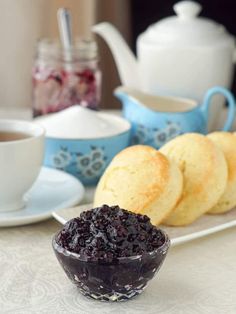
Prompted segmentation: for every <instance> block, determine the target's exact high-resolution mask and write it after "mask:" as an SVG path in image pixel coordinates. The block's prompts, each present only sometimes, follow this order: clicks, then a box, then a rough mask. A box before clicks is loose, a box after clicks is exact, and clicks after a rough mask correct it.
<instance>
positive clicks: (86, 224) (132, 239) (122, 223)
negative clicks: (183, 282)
mask: <svg viewBox="0 0 236 314" xmlns="http://www.w3.org/2000/svg"><path fill="white" fill-rule="evenodd" d="M56 241H57V243H58V244H59V245H61V246H62V247H64V248H65V249H67V250H69V251H71V252H74V253H79V254H81V255H83V256H84V257H85V258H86V259H88V260H91V261H105V262H109V263H111V262H112V261H115V260H116V259H117V258H119V257H129V256H135V255H141V254H143V253H144V252H151V251H153V250H155V249H157V248H158V247H160V246H162V245H163V244H164V242H165V237H164V235H163V233H162V231H161V230H159V229H157V228H156V227H155V226H153V225H152V224H151V222H150V218H149V217H148V216H146V215H141V214H135V213H132V212H129V211H127V210H125V209H121V208H120V207H119V206H108V205H103V206H101V207H97V208H94V209H91V210H88V211H85V212H82V213H81V214H80V217H77V218H74V219H72V220H70V221H69V222H67V223H66V224H65V226H64V228H63V229H62V230H61V231H60V232H59V234H58V236H57V239H56Z"/></svg>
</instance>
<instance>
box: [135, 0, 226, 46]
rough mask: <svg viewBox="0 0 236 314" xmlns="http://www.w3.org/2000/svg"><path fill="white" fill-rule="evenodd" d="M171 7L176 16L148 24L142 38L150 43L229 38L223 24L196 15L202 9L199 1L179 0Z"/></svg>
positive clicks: (200, 42)
mask: <svg viewBox="0 0 236 314" xmlns="http://www.w3.org/2000/svg"><path fill="white" fill-rule="evenodd" d="M173 9H174V11H175V13H176V15H177V16H171V17H167V18H165V19H163V20H161V21H159V22H157V23H155V24H153V25H151V26H149V27H148V29H147V30H146V31H145V32H144V33H143V34H142V35H141V37H142V40H144V41H145V42H146V43H150V44H168V43H171V44H173V42H176V43H178V44H183V45H184V44H188V45H191V44H192V45H211V44H213V43H215V42H219V40H224V39H228V38H229V34H228V33H227V31H226V29H225V28H224V26H223V25H220V24H218V23H216V22H214V21H212V20H210V19H207V18H204V17H199V16H198V15H199V13H200V12H201V9H202V7H201V5H200V4H199V3H197V2H194V1H181V2H178V3H176V4H175V5H174V6H173Z"/></svg>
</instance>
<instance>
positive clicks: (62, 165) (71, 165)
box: [44, 113, 131, 185]
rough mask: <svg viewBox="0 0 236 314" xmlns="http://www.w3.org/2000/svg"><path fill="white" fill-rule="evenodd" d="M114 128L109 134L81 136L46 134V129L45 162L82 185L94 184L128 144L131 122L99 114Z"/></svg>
mask: <svg viewBox="0 0 236 314" xmlns="http://www.w3.org/2000/svg"><path fill="white" fill-rule="evenodd" d="M99 115H101V117H103V119H105V120H106V119H107V120H109V123H110V124H111V125H115V126H116V130H115V131H114V130H113V131H112V130H111V133H110V134H109V135H105V136H94V137H86V132H85V134H84V136H83V138H64V137H55V136H49V135H47V132H46V142H45V143H46V147H45V159H44V165H45V166H47V167H52V168H56V169H59V170H63V171H66V172H68V173H70V174H72V175H74V176H76V177H77V178H78V179H79V180H80V181H81V182H82V183H83V184H84V185H95V184H96V183H97V182H98V180H99V178H100V177H101V175H102V174H103V172H104V170H105V168H106V167H107V166H108V164H109V163H110V162H111V160H112V158H113V157H114V156H115V155H116V154H117V153H119V152H120V151H121V150H123V149H124V148H126V147H127V146H129V144H130V131H131V125H130V123H129V122H128V121H127V120H125V119H124V118H122V117H118V116H115V115H111V114H105V113H99Z"/></svg>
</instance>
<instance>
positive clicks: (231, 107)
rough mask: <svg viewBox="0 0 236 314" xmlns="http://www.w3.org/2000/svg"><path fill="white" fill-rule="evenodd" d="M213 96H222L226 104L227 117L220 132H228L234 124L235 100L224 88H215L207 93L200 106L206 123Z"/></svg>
mask: <svg viewBox="0 0 236 314" xmlns="http://www.w3.org/2000/svg"><path fill="white" fill-rule="evenodd" d="M215 94H222V95H223V96H224V97H225V98H226V100H227V102H228V116H227V119H226V122H225V124H224V126H223V129H222V131H230V129H231V127H232V125H233V122H234V118H235V99H234V96H233V94H232V93H231V92H230V91H229V90H228V89H226V88H224V87H220V86H216V87H213V88H211V89H209V90H208V91H207V93H206V95H205V97H204V101H203V105H202V106H201V110H202V112H203V115H204V117H205V119H206V121H208V119H209V107H210V105H211V99H212V97H213V96H214V95H215Z"/></svg>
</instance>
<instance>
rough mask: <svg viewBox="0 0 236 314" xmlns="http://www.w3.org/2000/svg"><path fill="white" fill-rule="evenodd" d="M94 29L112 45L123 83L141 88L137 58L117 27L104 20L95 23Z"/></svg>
mask: <svg viewBox="0 0 236 314" xmlns="http://www.w3.org/2000/svg"><path fill="white" fill-rule="evenodd" d="M92 31H93V32H94V33H97V34H98V35H100V36H101V37H102V38H103V39H104V40H105V41H106V43H107V44H108V46H109V47H110V49H111V52H112V54H113V57H114V59H115V62H116V66H117V69H118V73H119V76H120V80H121V82H122V84H123V85H126V86H129V87H133V88H140V80H139V73H138V63H137V60H136V58H135V56H134V54H133V53H132V51H131V50H130V48H129V47H128V45H127V43H126V42H125V40H124V39H123V37H122V36H121V34H120V33H119V32H118V31H117V30H116V28H115V27H114V26H113V25H111V24H110V23H107V22H103V23H99V24H96V25H94V26H93V27H92Z"/></svg>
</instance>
